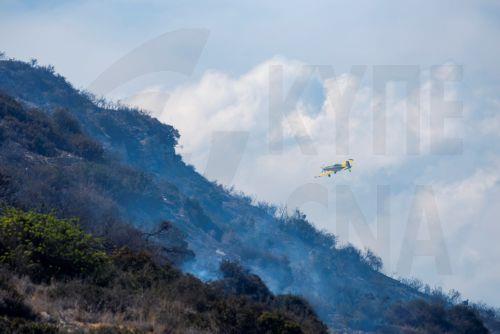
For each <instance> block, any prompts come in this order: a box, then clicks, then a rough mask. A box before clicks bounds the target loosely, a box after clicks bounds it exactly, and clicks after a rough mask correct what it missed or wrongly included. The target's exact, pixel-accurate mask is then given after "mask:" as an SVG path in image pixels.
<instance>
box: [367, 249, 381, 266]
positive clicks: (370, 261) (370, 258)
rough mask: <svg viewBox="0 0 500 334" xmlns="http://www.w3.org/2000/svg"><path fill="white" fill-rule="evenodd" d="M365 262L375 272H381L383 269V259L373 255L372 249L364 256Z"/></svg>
mask: <svg viewBox="0 0 500 334" xmlns="http://www.w3.org/2000/svg"><path fill="white" fill-rule="evenodd" d="M363 260H364V262H365V263H366V264H367V265H369V266H370V268H372V269H373V270H376V271H380V270H381V269H382V266H383V262H382V259H381V258H380V257H379V256H377V255H376V254H375V253H373V252H372V251H371V250H370V249H366V251H365V254H364V255H363Z"/></svg>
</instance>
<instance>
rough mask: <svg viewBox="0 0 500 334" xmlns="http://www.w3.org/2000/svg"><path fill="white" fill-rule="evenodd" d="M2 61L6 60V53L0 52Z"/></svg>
mask: <svg viewBox="0 0 500 334" xmlns="http://www.w3.org/2000/svg"><path fill="white" fill-rule="evenodd" d="M0 60H5V52H3V51H0Z"/></svg>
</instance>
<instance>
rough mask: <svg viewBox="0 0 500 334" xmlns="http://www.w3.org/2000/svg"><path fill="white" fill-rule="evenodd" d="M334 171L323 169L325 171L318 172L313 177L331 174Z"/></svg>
mask: <svg viewBox="0 0 500 334" xmlns="http://www.w3.org/2000/svg"><path fill="white" fill-rule="evenodd" d="M334 173H335V172H334V171H333V170H325V171H323V172H321V173H319V175H317V176H315V177H323V176H331V175H332V174H334Z"/></svg>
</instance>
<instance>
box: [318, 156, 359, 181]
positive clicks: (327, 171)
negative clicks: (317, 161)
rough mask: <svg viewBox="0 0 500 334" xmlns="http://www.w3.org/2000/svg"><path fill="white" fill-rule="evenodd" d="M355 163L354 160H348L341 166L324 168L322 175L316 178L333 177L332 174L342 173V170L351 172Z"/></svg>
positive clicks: (335, 165)
mask: <svg viewBox="0 0 500 334" xmlns="http://www.w3.org/2000/svg"><path fill="white" fill-rule="evenodd" d="M353 162H354V159H348V160H346V161H344V162H342V163H340V164H334V165H330V166H325V167H322V168H321V173H320V174H319V175H317V176H315V177H323V176H328V177H331V176H332V174H337V172H340V171H342V170H348V171H349V172H350V171H351V168H352V165H353Z"/></svg>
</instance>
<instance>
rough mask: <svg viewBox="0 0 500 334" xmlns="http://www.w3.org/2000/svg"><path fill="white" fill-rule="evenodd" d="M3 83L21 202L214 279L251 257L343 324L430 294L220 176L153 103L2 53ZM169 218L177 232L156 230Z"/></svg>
mask: <svg viewBox="0 0 500 334" xmlns="http://www.w3.org/2000/svg"><path fill="white" fill-rule="evenodd" d="M0 91H1V92H2V94H1V95H0V117H1V119H0V140H1V146H0V161H1V162H2V164H1V167H0V183H1V184H2V188H1V189H2V190H1V192H0V198H1V200H2V202H4V203H6V204H8V205H10V206H15V207H18V208H21V209H24V210H31V209H34V210H37V211H40V212H54V210H55V213H56V214H57V215H58V216H59V217H64V218H71V217H78V218H79V219H80V225H81V226H82V227H83V228H84V229H85V230H86V231H88V232H91V233H92V234H94V235H96V236H105V237H106V239H107V240H109V242H110V243H112V244H113V245H115V246H116V247H121V246H127V247H132V248H134V245H136V248H137V249H140V248H141V246H140V245H141V244H142V241H141V240H142V239H141V238H140V237H138V236H137V235H138V234H140V233H139V232H138V231H142V232H146V233H149V234H151V238H152V239H154V242H156V243H158V244H159V245H162V250H161V252H162V255H163V256H165V257H166V258H168V259H169V261H170V262H171V263H174V264H175V265H177V266H179V267H180V268H182V269H183V270H184V271H187V272H189V273H192V274H194V275H195V276H197V277H199V278H201V279H203V280H216V279H218V278H220V277H221V275H222V274H221V271H220V264H221V262H224V261H236V262H239V263H241V264H242V265H243V266H244V267H245V268H248V269H249V270H250V271H251V272H253V273H255V274H256V275H258V277H260V278H261V279H262V281H263V282H264V283H265V285H267V286H268V287H269V289H270V291H271V292H272V294H296V295H300V296H303V297H304V298H306V299H307V300H308V302H309V303H310V304H311V305H312V307H313V308H314V310H315V311H316V312H317V314H318V315H319V317H320V318H321V319H322V320H323V321H324V322H325V323H327V324H328V325H329V326H330V327H331V328H351V329H360V330H374V329H377V328H379V327H380V326H381V325H383V324H384V323H386V322H387V311H388V310H390V309H391V308H392V306H393V305H396V304H398V303H406V302H409V301H411V300H414V299H417V298H427V297H428V296H426V295H424V294H423V293H421V292H419V291H418V290H417V289H415V288H413V287H410V286H408V285H406V284H402V283H401V282H398V281H396V280H394V279H392V278H390V277H387V276H385V275H383V274H382V273H380V272H379V271H378V269H379V268H378V264H377V260H376V259H375V261H373V260H374V259H373V258H372V257H370V256H367V255H366V254H364V253H362V252H360V251H359V250H357V249H355V248H353V247H350V246H348V247H338V245H337V244H336V239H335V236H333V235H329V234H325V233H322V232H320V231H318V230H316V229H315V228H314V227H313V226H312V225H311V224H310V223H309V222H308V221H307V219H306V217H305V216H304V215H302V214H300V213H299V212H297V213H296V214H294V215H292V216H288V215H286V214H281V215H278V213H277V211H276V208H274V207H273V206H266V205H261V206H256V205H253V204H252V202H251V200H250V199H248V198H246V197H244V196H241V195H235V194H233V193H231V192H230V191H228V190H226V189H224V188H223V187H221V186H220V185H217V184H214V183H212V182H209V181H208V180H206V179H205V178H203V177H202V176H201V175H199V174H198V173H197V172H196V171H195V170H194V169H193V168H192V167H191V166H188V165H186V164H185V163H184V162H183V161H182V159H181V157H180V156H179V155H177V154H176V153H175V146H176V144H177V140H178V138H179V134H178V132H177V131H176V130H175V129H174V128H173V127H172V126H169V125H165V124H162V123H160V122H159V121H158V120H156V119H154V118H152V117H150V116H148V115H147V114H146V113H144V112H141V111H139V110H135V109H130V108H126V107H122V106H112V105H109V104H107V103H105V101H96V99H95V98H93V97H92V96H89V95H88V94H84V93H82V92H79V91H77V90H75V89H74V88H73V87H72V86H71V85H70V84H69V83H68V82H66V80H65V79H64V78H62V77H61V76H59V75H57V74H55V73H54V71H53V69H52V68H45V67H38V66H36V67H34V66H30V65H29V64H26V63H23V62H20V61H15V60H9V61H0ZM162 222H168V230H167V232H166V233H161V234H160V233H153V232H154V231H157V230H158V229H159V226H161V224H162ZM127 226H131V227H132V228H128V227H127ZM136 229H137V230H136ZM223 254H227V255H223ZM197 282H198V281H197ZM196 284H202V283H200V282H198V283H196ZM266 289H267V288H266ZM271 292H270V293H271Z"/></svg>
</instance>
